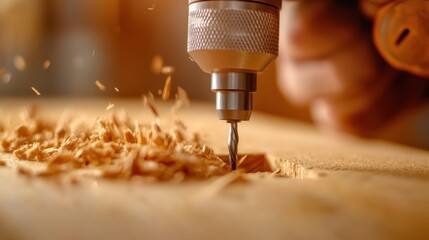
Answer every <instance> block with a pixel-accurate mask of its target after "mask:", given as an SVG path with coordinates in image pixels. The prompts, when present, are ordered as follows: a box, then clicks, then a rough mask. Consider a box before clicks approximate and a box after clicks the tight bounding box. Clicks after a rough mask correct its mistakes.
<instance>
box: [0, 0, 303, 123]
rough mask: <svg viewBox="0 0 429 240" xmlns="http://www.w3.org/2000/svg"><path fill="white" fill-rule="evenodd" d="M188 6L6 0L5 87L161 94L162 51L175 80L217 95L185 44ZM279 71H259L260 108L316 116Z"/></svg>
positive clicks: (210, 97)
mask: <svg viewBox="0 0 429 240" xmlns="http://www.w3.org/2000/svg"><path fill="white" fill-rule="evenodd" d="M187 9H188V1H187V0H182V1H174V4H172V1H171V0H61V1H57V0H37V1H34V0H1V1H0V71H1V72H0V74H1V75H2V78H3V82H0V95H1V96H8V97H10V96H22V97H24V96H35V93H34V92H33V91H32V89H31V87H35V88H36V89H38V90H39V91H40V93H41V94H42V95H43V96H64V97H93V96H94V97H95V96H97V97H121V98H133V97H140V96H141V95H142V94H145V93H147V92H148V91H151V92H153V93H154V94H156V93H157V91H158V89H161V88H162V87H163V85H164V81H165V78H166V76H165V75H163V74H157V73H155V72H154V71H152V70H151V64H152V62H153V59H154V58H158V59H160V58H161V59H162V60H163V64H164V65H166V66H172V67H174V69H175V71H174V74H173V87H174V88H175V87H177V86H180V87H182V88H184V89H185V90H186V91H187V92H188V94H189V96H190V98H191V99H192V100H195V101H214V94H213V93H212V92H211V90H210V76H209V75H208V74H206V73H203V72H202V71H201V70H200V69H199V68H198V66H197V65H196V64H195V63H193V62H192V61H191V60H190V59H189V57H188V54H187V52H186V41H187ZM275 72H276V71H275V64H273V65H272V66H270V68H269V69H268V70H267V71H266V72H265V73H264V74H263V75H262V76H261V77H260V79H259V81H258V92H257V93H256V94H255V103H254V104H255V108H256V109H257V110H260V111H265V112H270V113H275V114H281V115H287V116H293V117H295V118H298V119H309V117H308V114H307V111H305V110H304V111H303V110H302V109H294V108H292V107H291V106H290V104H288V103H287V101H286V100H285V99H284V98H283V97H282V96H281V94H280V92H279V90H278V88H277V86H276V84H277V83H276V80H275V78H276V77H275ZM97 80H98V81H100V82H101V83H102V84H104V85H105V86H106V91H104V92H102V91H100V90H99V89H98V88H97V87H96V86H95V84H94V83H95V81H97ZM115 87H116V88H117V89H118V90H119V92H116V91H115V89H114V88H115ZM268 96H269V99H270V101H269V104H268V103H267V101H264V99H266V98H267V97H268Z"/></svg>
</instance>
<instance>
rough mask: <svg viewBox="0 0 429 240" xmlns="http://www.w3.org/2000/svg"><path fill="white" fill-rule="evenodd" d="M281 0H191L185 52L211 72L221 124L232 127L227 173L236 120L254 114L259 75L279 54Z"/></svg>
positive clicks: (233, 151)
mask: <svg viewBox="0 0 429 240" xmlns="http://www.w3.org/2000/svg"><path fill="white" fill-rule="evenodd" d="M281 4H282V1H281V0H190V1H189V15H188V53H189V56H190V57H191V58H192V59H193V60H194V61H195V62H196V63H197V64H198V66H199V67H200V68H201V69H202V70H203V71H204V72H207V73H210V74H211V81H212V82H211V88H212V91H214V92H215V93H216V110H217V113H218V117H219V119H220V120H226V121H227V122H228V123H230V133H229V138H228V150H229V161H230V164H231V169H232V170H235V169H236V167H237V166H236V165H237V151H238V140H239V137H238V129H237V127H238V122H240V121H248V120H249V119H250V115H251V113H252V94H253V92H255V91H256V79H257V74H258V73H261V72H262V71H264V70H265V68H266V67H267V66H268V65H269V64H270V63H271V62H272V61H273V60H274V59H276V58H277V56H278V49H279V18H280V17H279V16H280V9H281Z"/></svg>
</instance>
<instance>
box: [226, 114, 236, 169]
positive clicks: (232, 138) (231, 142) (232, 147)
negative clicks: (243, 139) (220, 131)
mask: <svg viewBox="0 0 429 240" xmlns="http://www.w3.org/2000/svg"><path fill="white" fill-rule="evenodd" d="M230 124H231V128H230V129H229V137H228V151H229V163H230V164H231V170H235V169H236V168H237V152H238V122H236V121H231V122H230Z"/></svg>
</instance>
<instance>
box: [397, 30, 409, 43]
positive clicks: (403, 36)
mask: <svg viewBox="0 0 429 240" xmlns="http://www.w3.org/2000/svg"><path fill="white" fill-rule="evenodd" d="M409 34H410V29H408V28H405V29H404V30H402V32H401V34H400V35H399V36H398V38H397V39H396V42H395V44H396V46H399V45H401V43H402V42H403V41H404V40H405V39H406V38H407V36H408V35H409Z"/></svg>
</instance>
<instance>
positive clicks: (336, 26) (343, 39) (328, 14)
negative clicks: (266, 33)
mask: <svg viewBox="0 0 429 240" xmlns="http://www.w3.org/2000/svg"><path fill="white" fill-rule="evenodd" d="M280 25H281V31H282V33H281V37H282V44H283V48H284V52H283V53H286V54H287V55H288V56H290V57H292V58H293V59H296V60H298V59H315V58H322V57H324V56H326V55H327V54H331V53H332V52H334V51H335V50H336V49H338V48H340V47H341V46H343V45H345V44H347V43H348V42H350V41H352V40H353V39H354V38H355V37H357V36H358V34H359V32H360V31H363V30H362V28H363V27H364V26H363V24H362V18H361V17H360V14H359V10H358V7H357V5H356V3H355V2H354V1H342V0H336V1H335V0H324V1H319V0H305V1H299V2H284V4H283V9H282V16H281V24H280Z"/></svg>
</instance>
